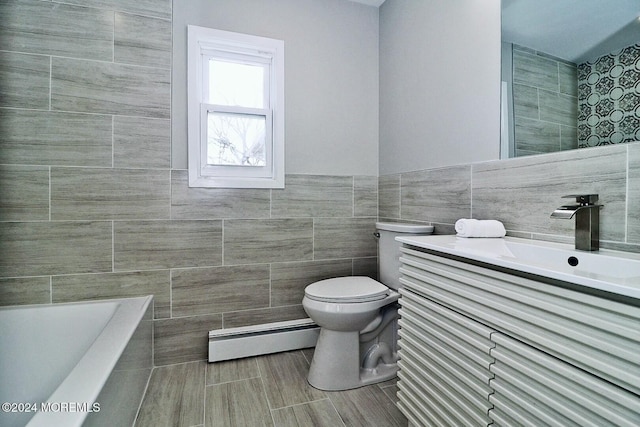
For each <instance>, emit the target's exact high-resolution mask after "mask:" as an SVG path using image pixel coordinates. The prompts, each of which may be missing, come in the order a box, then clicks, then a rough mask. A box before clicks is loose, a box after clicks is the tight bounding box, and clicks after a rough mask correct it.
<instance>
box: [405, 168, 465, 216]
mask: <svg viewBox="0 0 640 427" xmlns="http://www.w3.org/2000/svg"><path fill="white" fill-rule="evenodd" d="M401 190H402V196H401V197H402V198H401V201H402V219H403V220H414V221H431V222H444V223H449V224H454V223H455V222H456V221H457V220H458V219H460V218H468V216H469V215H470V214H471V166H468V165H467V166H452V167H448V168H442V169H431V170H426V171H419V172H409V173H404V174H402V189H401Z"/></svg>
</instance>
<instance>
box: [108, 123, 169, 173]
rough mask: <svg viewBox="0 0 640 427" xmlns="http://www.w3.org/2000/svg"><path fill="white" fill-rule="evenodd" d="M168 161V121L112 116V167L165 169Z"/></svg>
mask: <svg viewBox="0 0 640 427" xmlns="http://www.w3.org/2000/svg"><path fill="white" fill-rule="evenodd" d="M170 157H171V122H170V121H169V120H164V119H149V118H145V117H125V116H114V118H113V166H114V167H116V168H163V169H168V168H169V167H170V166H171V165H170V163H171V159H170Z"/></svg>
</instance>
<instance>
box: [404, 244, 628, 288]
mask: <svg viewBox="0 0 640 427" xmlns="http://www.w3.org/2000/svg"><path fill="white" fill-rule="evenodd" d="M396 240H398V241H400V242H402V243H405V244H408V245H411V246H416V247H419V248H424V249H430V250H433V251H437V252H441V253H443V254H449V255H455V256H458V257H462V258H467V259H471V260H475V261H479V262H483V263H487V264H493V265H495V266H498V267H503V268H509V269H512V270H518V271H522V272H525V273H530V274H535V275H538V276H543V277H548V278H550V279H555V280H561V281H564V282H569V283H574V284H577V285H581V286H586V287H588V288H592V289H597V290H600V291H605V292H611V293H614V294H618V295H623V296H626V297H631V298H637V299H640V254H635V253H630V252H620V251H613V250H607V249H601V250H600V251H598V252H585V251H577V250H575V249H574V248H573V246H572V245H567V244H561V243H553V242H544V241H539V240H529V239H519V238H515V237H504V238H495V239H483V238H464V237H457V236H455V235H436V236H433V235H431V236H399V237H396ZM570 257H572V258H575V259H572V260H571V261H572V262H575V261H576V259H577V261H578V264H577V265H576V266H571V265H570V264H569V258H570Z"/></svg>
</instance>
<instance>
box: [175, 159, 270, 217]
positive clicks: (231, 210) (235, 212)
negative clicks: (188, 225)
mask: <svg viewBox="0 0 640 427" xmlns="http://www.w3.org/2000/svg"><path fill="white" fill-rule="evenodd" d="M188 182H189V181H188V176H187V171H184V170H173V171H171V218H172V219H224V218H236V219H237V218H253V219H256V218H269V208H270V190H263V189H244V188H189V185H188Z"/></svg>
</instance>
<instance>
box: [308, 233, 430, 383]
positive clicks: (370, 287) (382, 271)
mask: <svg viewBox="0 0 640 427" xmlns="http://www.w3.org/2000/svg"><path fill="white" fill-rule="evenodd" d="M376 228H377V230H378V231H377V233H375V235H376V236H377V237H379V256H378V259H379V263H378V264H379V276H380V278H381V279H382V280H383V282H384V284H383V283H381V282H378V281H376V280H374V279H372V278H370V277H366V276H350V277H337V278H332V279H325V280H320V281H318V282H315V283H312V284H310V285H309V286H307V287H306V288H305V295H304V298H303V299H302V306H303V308H304V310H305V311H306V312H307V314H308V315H309V317H310V318H311V319H312V320H313V321H314V322H315V323H316V324H317V325H318V326H320V336H319V337H318V342H317V344H316V348H315V352H314V355H313V359H312V361H311V366H310V368H309V375H308V378H307V380H308V382H309V384H311V385H312V386H313V387H315V388H318V389H321V390H347V389H351V388H357V387H362V386H365V385H368V384H374V383H377V382H382V381H387V380H389V379H392V378H394V377H395V376H396V372H397V363H396V362H397V350H396V339H397V312H398V304H397V301H398V298H399V296H400V294H398V292H396V291H397V289H398V288H399V287H400V272H399V268H400V263H399V259H398V258H399V255H400V250H399V248H400V243H398V242H396V241H395V237H396V236H397V235H400V234H403V235H406V234H413V235H421V234H431V233H432V232H433V227H432V226H425V225H421V224H404V223H383V222H379V223H376Z"/></svg>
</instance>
